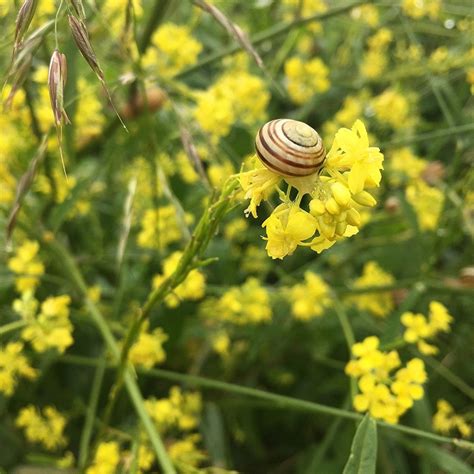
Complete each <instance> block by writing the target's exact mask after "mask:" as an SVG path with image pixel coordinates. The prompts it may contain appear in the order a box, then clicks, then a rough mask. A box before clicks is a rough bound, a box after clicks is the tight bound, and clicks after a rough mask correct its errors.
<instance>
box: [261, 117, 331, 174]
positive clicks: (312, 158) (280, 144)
mask: <svg viewBox="0 0 474 474" xmlns="http://www.w3.org/2000/svg"><path fill="white" fill-rule="evenodd" d="M255 150H256V152H257V155H258V157H259V158H260V161H261V162H262V163H263V164H264V165H265V166H266V167H267V168H268V169H269V170H271V171H273V172H275V173H277V174H280V175H282V176H308V175H310V174H313V173H317V172H318V171H319V170H320V169H321V168H322V167H323V165H324V160H325V159H326V150H325V149H324V145H323V142H322V140H321V137H320V136H319V134H318V132H316V130H314V129H313V128H311V127H310V126H309V125H307V124H305V123H303V122H298V121H297V120H291V119H276V120H272V121H270V122H267V123H266V124H265V125H263V126H262V127H261V128H260V130H259V131H258V133H257V136H256V138H255Z"/></svg>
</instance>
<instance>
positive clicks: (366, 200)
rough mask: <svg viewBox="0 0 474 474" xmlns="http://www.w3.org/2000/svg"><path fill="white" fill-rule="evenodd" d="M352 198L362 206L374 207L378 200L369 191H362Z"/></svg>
mask: <svg viewBox="0 0 474 474" xmlns="http://www.w3.org/2000/svg"><path fill="white" fill-rule="evenodd" d="M352 199H354V201H355V202H356V203H357V204H360V205H361V206H367V207H374V206H375V205H376V204H377V201H376V200H375V198H374V197H373V196H372V194H370V193H368V192H367V191H361V192H360V193H357V194H354V195H353V196H352Z"/></svg>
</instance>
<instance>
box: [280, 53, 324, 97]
mask: <svg viewBox="0 0 474 474" xmlns="http://www.w3.org/2000/svg"><path fill="white" fill-rule="evenodd" d="M285 76H286V80H287V89H288V93H289V94H290V97H291V99H292V100H293V101H294V102H295V103H297V104H304V103H305V102H307V101H308V100H309V99H311V97H313V96H314V95H315V94H316V93H318V92H325V91H327V90H328V89H329V86H330V83H329V79H328V76H329V69H328V67H327V66H326V65H325V64H324V62H323V61H322V60H321V59H320V58H314V59H311V60H308V61H303V60H302V59H301V58H299V57H292V58H289V59H287V60H286V62H285Z"/></svg>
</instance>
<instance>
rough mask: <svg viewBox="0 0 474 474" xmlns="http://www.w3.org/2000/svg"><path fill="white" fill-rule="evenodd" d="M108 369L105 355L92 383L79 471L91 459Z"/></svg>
mask: <svg viewBox="0 0 474 474" xmlns="http://www.w3.org/2000/svg"><path fill="white" fill-rule="evenodd" d="M105 367H106V359H105V354H104V357H103V358H102V362H101V363H100V364H98V365H97V368H96V371H95V375H94V380H93V381H92V388H91V393H90V398H89V405H88V407H87V412H86V419H85V422H84V428H83V430H82V433H81V441H80V445H79V459H78V466H79V469H84V468H85V467H86V465H87V461H88V459H89V445H90V441H91V437H92V430H93V428H94V422H95V416H96V411H97V404H98V402H99V395H100V389H101V388H102V382H103V380H104V373H105Z"/></svg>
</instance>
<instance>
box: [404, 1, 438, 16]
mask: <svg viewBox="0 0 474 474" xmlns="http://www.w3.org/2000/svg"><path fill="white" fill-rule="evenodd" d="M402 10H403V13H405V15H407V16H409V17H411V18H414V19H416V20H417V19H420V18H422V17H424V16H429V17H430V18H431V19H432V20H435V19H436V18H438V16H439V13H440V11H441V0H403V1H402Z"/></svg>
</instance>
